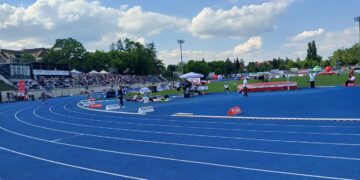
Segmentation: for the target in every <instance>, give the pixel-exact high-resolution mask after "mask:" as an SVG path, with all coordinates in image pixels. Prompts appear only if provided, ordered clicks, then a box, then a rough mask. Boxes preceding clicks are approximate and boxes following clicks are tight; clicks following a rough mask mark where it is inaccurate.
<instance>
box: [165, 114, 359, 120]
mask: <svg viewBox="0 0 360 180" xmlns="http://www.w3.org/2000/svg"><path fill="white" fill-rule="evenodd" d="M171 116H174V117H191V118H216V119H246V120H299V121H360V118H300V117H299V118H294V117H252V116H248V117H247V116H209V115H186V114H172V115H171Z"/></svg>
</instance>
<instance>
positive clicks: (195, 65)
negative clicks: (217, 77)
mask: <svg viewBox="0 0 360 180" xmlns="http://www.w3.org/2000/svg"><path fill="white" fill-rule="evenodd" d="M184 72H186V73H188V72H195V73H199V74H203V75H204V77H207V76H208V74H209V72H210V68H209V65H208V63H207V62H206V61H194V60H190V61H188V62H187V63H186V64H185V66H184Z"/></svg>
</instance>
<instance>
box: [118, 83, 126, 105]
mask: <svg viewBox="0 0 360 180" xmlns="http://www.w3.org/2000/svg"><path fill="white" fill-rule="evenodd" d="M124 94H125V93H124V88H123V87H122V86H121V85H120V86H119V90H118V97H119V105H120V108H121V109H122V108H124Z"/></svg>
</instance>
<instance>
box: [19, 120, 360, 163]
mask: <svg viewBox="0 0 360 180" xmlns="http://www.w3.org/2000/svg"><path fill="white" fill-rule="evenodd" d="M15 118H16V119H17V121H19V122H21V123H23V124H27V125H29V126H33V127H37V128H41V129H46V130H49V131H55V132H62V133H69V134H75V135H82V136H89V137H95V138H103V139H113V140H121V141H130V142H141V143H151V144H162V145H172V146H184V147H193V148H205V149H215V150H226V151H238V152H250V153H262V154H272V155H285V156H299V157H312V158H325V159H337V160H353V161H360V158H352V157H341V156H322V155H313V154H296V153H285V152H273V151H260V150H251V149H239V148H227V147H217V146H202V145H194V144H182V143H173V142H162V141H150V140H141V139H130V138H121V137H114V136H101V135H95V134H87V133H79V132H74V131H66V130H60V129H53V128H48V127H43V126H38V125H34V124H31V123H26V122H24V121H22V120H20V118H18V117H17V115H16V116H15Z"/></svg>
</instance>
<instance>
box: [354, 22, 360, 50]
mask: <svg viewBox="0 0 360 180" xmlns="http://www.w3.org/2000/svg"><path fill="white" fill-rule="evenodd" d="M354 20H355V22H359V42H358V43H359V44H360V16H358V17H355V18H354Z"/></svg>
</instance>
